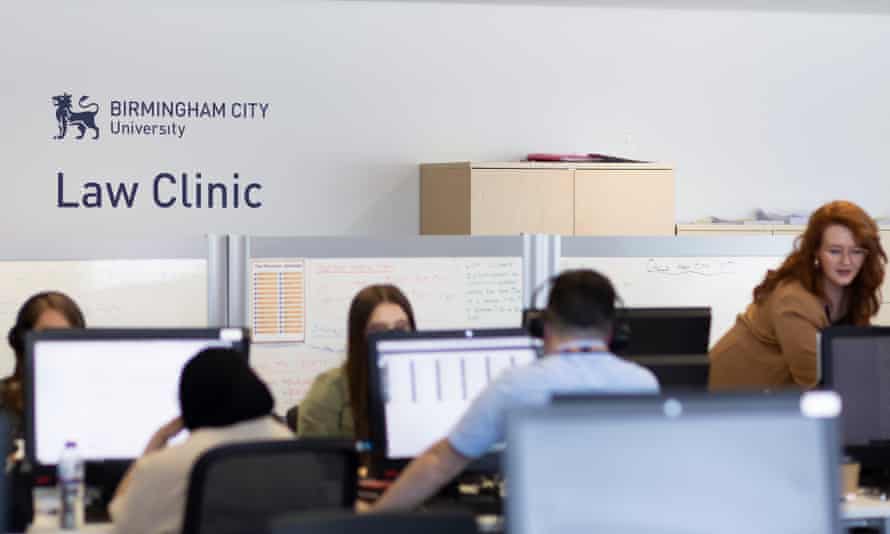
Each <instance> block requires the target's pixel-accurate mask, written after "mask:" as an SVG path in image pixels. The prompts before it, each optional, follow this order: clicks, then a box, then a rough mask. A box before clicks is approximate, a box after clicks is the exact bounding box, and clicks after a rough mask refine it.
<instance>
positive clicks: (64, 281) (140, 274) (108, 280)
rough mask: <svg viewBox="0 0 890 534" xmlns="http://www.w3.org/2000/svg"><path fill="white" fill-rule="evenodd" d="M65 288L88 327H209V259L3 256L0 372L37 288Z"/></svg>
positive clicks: (7, 367)
mask: <svg viewBox="0 0 890 534" xmlns="http://www.w3.org/2000/svg"><path fill="white" fill-rule="evenodd" d="M47 290H57V291H61V292H63V293H65V294H67V295H69V296H70V297H71V298H73V299H74V300H75V302H77V304H78V305H79V306H80V308H81V310H82V311H83V313H84V316H85V318H86V322H87V326H90V327H103V326H104V327H164V326H170V327H205V326H207V260H204V259H181V258H180V259H128V260H52V261H50V260H43V261H0V331H2V333H3V335H4V337H3V339H4V342H3V343H2V349H0V376H6V375H9V374H11V373H12V370H13V366H14V365H15V357H14V355H13V352H12V349H10V348H9V345H8V344H7V343H6V342H5V334H6V332H8V331H9V328H10V327H12V325H13V324H15V317H16V314H17V313H18V309H19V307H20V306H21V305H22V303H23V302H24V301H25V300H26V299H27V298H28V297H30V296H31V295H33V294H34V293H37V292H40V291H47Z"/></svg>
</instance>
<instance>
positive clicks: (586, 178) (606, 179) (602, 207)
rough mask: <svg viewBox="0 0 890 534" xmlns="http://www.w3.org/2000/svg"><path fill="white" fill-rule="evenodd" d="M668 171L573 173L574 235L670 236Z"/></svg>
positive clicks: (670, 184) (671, 196) (671, 216)
mask: <svg viewBox="0 0 890 534" xmlns="http://www.w3.org/2000/svg"><path fill="white" fill-rule="evenodd" d="M673 233H674V174H673V171H671V170H670V169H639V170H638V169H584V170H582V169H579V170H576V171H575V234H576V235H672V234H673Z"/></svg>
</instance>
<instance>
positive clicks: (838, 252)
mask: <svg viewBox="0 0 890 534" xmlns="http://www.w3.org/2000/svg"><path fill="white" fill-rule="evenodd" d="M825 252H826V253H827V254H828V255H829V256H831V258H832V259H836V260H840V259H842V258H843V257H844V255H845V254H846V255H847V257H849V258H850V259H851V260H853V261H862V260H864V259H865V257H866V256H868V249H867V248H863V247H850V248H844V247H828V248H827V249H825Z"/></svg>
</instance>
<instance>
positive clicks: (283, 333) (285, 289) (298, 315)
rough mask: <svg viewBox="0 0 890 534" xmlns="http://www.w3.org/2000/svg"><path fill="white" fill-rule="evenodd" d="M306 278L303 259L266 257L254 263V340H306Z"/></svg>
mask: <svg viewBox="0 0 890 534" xmlns="http://www.w3.org/2000/svg"><path fill="white" fill-rule="evenodd" d="M305 280H306V278H305V262H304V261H303V260H287V261H267V260H263V261H255V262H253V263H252V264H251V285H252V286H253V291H252V292H251V309H252V311H253V313H252V314H251V326H252V327H253V341H254V342H257V343H263V342H273V343H275V342H300V341H305V339H306V289H305V288H306V283H305Z"/></svg>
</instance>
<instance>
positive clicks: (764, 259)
mask: <svg viewBox="0 0 890 534" xmlns="http://www.w3.org/2000/svg"><path fill="white" fill-rule="evenodd" d="M784 259H785V258H784V256H782V257H780V256H748V257H729V256H723V257H614V258H606V257H598V258H580V257H571V258H562V259H561V260H560V263H559V266H560V269H561V270H566V269H577V268H590V269H594V270H596V271H598V272H600V273H602V274H604V275H605V276H607V277H608V278H609V279H610V280H612V283H613V284H614V285H615V289H616V291H617V292H618V295H619V296H620V297H621V298H622V300H623V301H624V305H625V306H628V307H673V306H709V307H710V308H711V343H710V344H711V345H713V344H714V343H716V342H717V341H718V340H719V339H720V338H721V337H722V336H723V334H725V333H726V331H727V330H729V329H730V327H732V325H733V323H734V322H735V319H736V316H737V315H738V314H740V313H742V312H744V310H745V308H746V307H747V306H748V304H749V303H750V302H751V299H752V292H753V290H754V287H755V286H756V285H757V284H759V283H760V282H761V281H763V277H764V276H766V272H767V270H769V269H775V268H777V267H778V266H779V265H780V264H781V263H782V261H783V260H784Z"/></svg>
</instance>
